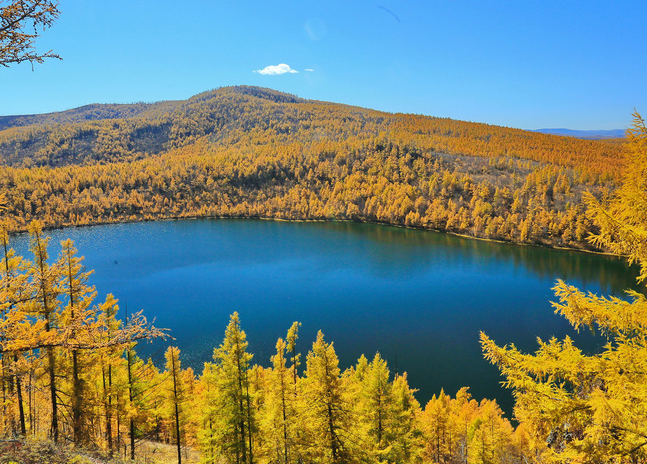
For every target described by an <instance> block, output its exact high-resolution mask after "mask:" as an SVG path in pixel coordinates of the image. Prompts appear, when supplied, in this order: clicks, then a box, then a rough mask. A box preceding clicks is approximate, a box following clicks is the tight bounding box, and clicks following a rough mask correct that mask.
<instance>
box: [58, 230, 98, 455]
mask: <svg viewBox="0 0 647 464" xmlns="http://www.w3.org/2000/svg"><path fill="white" fill-rule="evenodd" d="M61 245H62V250H61V257H60V258H59V265H60V268H61V276H60V282H59V285H60V288H61V293H62V295H63V297H64V298H65V299H66V301H67V305H66V307H65V308H63V311H62V312H61V324H62V325H63V326H64V327H65V331H66V332H67V337H66V338H67V339H68V340H70V341H73V342H75V344H76V345H79V343H78V342H79V339H81V340H82V339H83V337H84V335H86V334H83V331H85V330H88V328H89V327H90V325H91V326H92V329H94V328H95V327H96V323H95V320H96V314H95V310H94V309H96V308H94V309H93V308H91V306H92V302H93V300H94V298H95V297H96V295H97V293H96V291H95V289H94V287H90V286H89V285H88V279H89V277H90V275H91V274H92V271H86V270H85V269H84V267H83V265H82V260H83V258H80V257H78V256H77V250H76V248H74V243H73V242H72V240H70V239H67V240H65V241H63V242H62V243H61ZM70 352H71V353H70V354H71V358H72V359H71V361H72V394H71V395H70V399H71V409H72V430H73V436H74V442H75V443H76V444H85V443H87V442H88V440H89V437H88V436H87V434H86V432H87V428H86V427H85V425H84V423H83V422H84V415H83V411H84V398H85V396H86V395H85V392H84V389H85V384H86V381H85V379H84V373H83V371H84V368H83V362H82V359H81V358H82V354H81V352H80V350H79V348H78V347H76V346H74V347H72V348H71V349H70Z"/></svg>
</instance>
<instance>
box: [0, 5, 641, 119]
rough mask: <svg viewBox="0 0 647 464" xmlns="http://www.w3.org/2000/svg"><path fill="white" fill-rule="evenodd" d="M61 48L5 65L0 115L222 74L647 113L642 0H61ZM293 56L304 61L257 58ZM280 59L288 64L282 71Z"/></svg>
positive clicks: (360, 100)
mask: <svg viewBox="0 0 647 464" xmlns="http://www.w3.org/2000/svg"><path fill="white" fill-rule="evenodd" d="M60 9H61V16H60V18H59V20H58V21H57V22H56V23H55V24H54V26H53V27H52V28H51V29H49V30H47V31H46V32H45V33H44V34H43V36H42V37H41V38H40V39H39V41H38V43H37V47H38V49H39V50H41V51H46V50H49V49H53V50H54V51H55V52H57V53H59V54H60V55H61V56H62V57H63V61H55V60H49V61H46V62H45V63H44V64H41V65H35V66H34V70H33V71H32V68H31V66H30V65H29V64H27V63H25V64H21V65H14V66H12V67H10V68H0V115H9V114H31V113H42V112H49V111H59V110H65V109H69V108H74V107H77V106H81V105H84V104H88V103H131V102H136V101H146V102H152V101H159V100H173V99H185V98H188V97H190V96H191V95H194V94H196V93H199V92H202V91H205V90H210V89H213V88H216V87H221V86H227V85H239V84H246V85H258V86H264V87H270V88H274V89H277V90H281V91H285V92H289V93H292V94H297V95H299V96H301V97H304V98H311V99H317V100H326V101H335V102H340V103H348V104H352V105H358V106H363V107H369V108H375V109H379V110H385V111H391V112H406V113H419V114H425V115H431V116H441V117H451V118H455V119H462V120H468V121H478V122H486V123H490V124H498V125H504V126H511V127H520V128H526V129H538V128H545V127H552V128H555V127H566V128H571V129H621V128H625V127H627V126H628V125H629V124H630V122H631V113H632V111H633V110H634V108H635V109H637V110H638V111H642V112H643V113H645V114H647V90H646V85H647V47H645V44H647V26H646V25H647V2H645V1H644V0H640V1H638V0H636V1H623V2H610V1H594V0H589V1H571V0H560V1H550V0H549V1H544V2H530V1H521V0H515V1H497V0H478V1H462V0H425V1H422V0H420V1H395V0H375V1H364V0H357V1H355V0H351V1H348V0H346V1H337V0H328V1H318V2H315V1H312V0H299V1H281V0H277V1H268V0H265V1H249V0H230V1H220V0H194V1H193V2H184V1H179V0H177V1H168V0H111V1H105V0H100V1H99V0H78V1H72V0H62V1H61V5H60ZM281 64H284V65H287V66H288V67H289V68H285V67H283V68H282V69H283V70H285V69H290V70H294V71H297V72H285V73H283V74H264V73H260V72H254V71H259V70H263V69H265V68H266V67H268V66H278V65H281ZM279 70H280V69H279Z"/></svg>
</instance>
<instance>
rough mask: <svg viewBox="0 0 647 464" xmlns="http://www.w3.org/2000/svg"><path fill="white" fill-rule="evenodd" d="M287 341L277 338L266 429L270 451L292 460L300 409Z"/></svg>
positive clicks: (283, 459)
mask: <svg viewBox="0 0 647 464" xmlns="http://www.w3.org/2000/svg"><path fill="white" fill-rule="evenodd" d="M285 347H286V345H285V341H283V339H282V338H279V339H278V341H277V342H276V354H275V355H274V356H272V370H271V371H270V372H269V379H268V382H267V383H268V385H267V394H266V401H265V408H264V409H265V414H264V420H263V421H262V430H263V431H264V435H265V437H266V440H265V441H266V448H267V451H266V454H268V455H269V456H271V457H272V459H273V461H275V462H281V463H285V464H287V463H289V462H293V461H294V460H293V459H291V456H292V451H293V442H294V433H295V423H296V420H295V419H296V417H295V416H296V411H295V406H294V405H295V398H294V394H293V392H292V388H291V384H292V375H291V372H290V371H289V369H288V368H287V365H286V359H285Z"/></svg>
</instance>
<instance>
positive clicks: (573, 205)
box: [0, 87, 622, 247]
mask: <svg viewBox="0 0 647 464" xmlns="http://www.w3.org/2000/svg"><path fill="white" fill-rule="evenodd" d="M115 116H120V117H115ZM21 118H22V119H21ZM32 118H35V119H33V121H40V122H39V123H37V124H30V125H23V126H16V125H15V124H18V122H20V121H22V122H25V121H27V120H28V118H27V117H14V119H11V120H9V119H4V120H2V121H0V122H1V123H2V124H4V125H5V127H7V126H10V125H12V124H13V125H14V126H13V127H8V128H7V129H5V130H3V131H0V165H2V166H3V167H2V168H1V169H2V171H3V172H2V173H1V174H2V178H0V194H2V193H4V194H5V195H6V196H7V198H8V200H9V208H8V212H7V217H8V224H9V227H10V228H11V229H15V230H23V229H24V228H25V227H26V224H27V223H28V222H29V221H30V220H31V219H34V218H40V219H42V220H44V221H45V222H46V224H48V225H51V226H65V225H73V224H92V223H104V222H115V221H133V220H143V219H146V220H151V219H159V218H170V217H205V216H208V217H214V216H215V217H223V216H224V217H230V216H236V217H273V218H285V219H328V220H359V221H371V222H381V223H388V224H399V225H407V226H413V227H424V228H432V229H437V230H444V231H450V232H456V233H464V234H468V235H474V236H478V237H488V238H497V239H503V240H510V241H515V242H523V243H543V244H547V245H558V246H575V247H587V246H588V245H587V244H586V243H585V242H584V240H583V239H584V237H585V236H586V234H587V232H588V231H589V230H590V228H591V225H590V224H589V223H588V220H587V219H586V217H585V216H584V215H583V211H584V207H583V205H582V194H583V192H584V191H585V190H590V191H592V192H593V193H594V194H598V193H596V192H601V189H608V188H612V187H613V185H612V181H613V179H614V178H615V176H616V175H617V173H618V172H620V171H621V159H622V147H621V146H620V145H619V144H614V143H607V142H604V141H590V140H579V139H575V138H570V137H557V136H552V135H546V134H540V133H535V132H529V131H522V130H518V129H510V128H505V127H498V126H491V125H487V124H477V123H468V122H462V121H454V120H450V119H443V118H432V117H425V116H417V115H406V114H390V113H384V112H379V111H374V110H368V109H363V108H358V107H352V106H347V105H341V104H335V103H326V102H318V101H309V100H304V99H301V98H298V97H295V96H293V95H288V94H284V93H281V92H277V91H274V90H270V89H262V88H257V87H228V88H222V89H217V90H214V91H210V92H204V93H202V94H199V95H196V96H194V97H192V98H190V99H188V100H186V101H179V102H160V103H155V104H135V105H91V106H89V107H83V108H80V109H78V110H70V111H69V112H63V113H54V114H50V115H43V116H40V117H36V116H33V117H32ZM39 118H40V119H39ZM83 118H85V119H83ZM67 120H72V122H65V121H67Z"/></svg>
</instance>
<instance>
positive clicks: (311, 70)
mask: <svg viewBox="0 0 647 464" xmlns="http://www.w3.org/2000/svg"><path fill="white" fill-rule="evenodd" d="M304 71H308V72H313V71H314V69H310V68H308V69H304Z"/></svg>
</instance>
